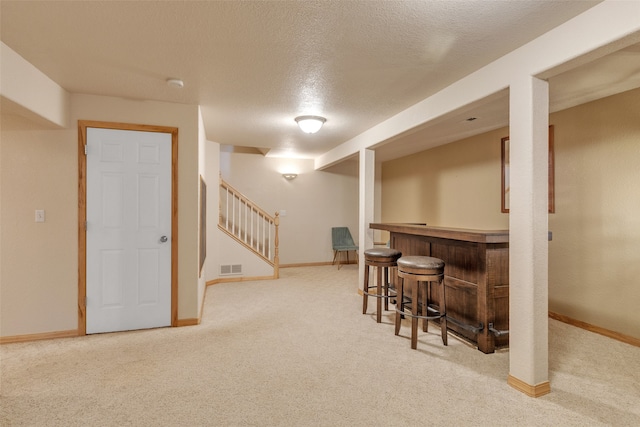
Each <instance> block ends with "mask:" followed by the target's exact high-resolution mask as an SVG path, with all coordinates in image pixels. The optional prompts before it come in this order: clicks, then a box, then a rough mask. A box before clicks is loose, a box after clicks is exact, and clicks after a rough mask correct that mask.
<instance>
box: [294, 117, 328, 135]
mask: <svg viewBox="0 0 640 427" xmlns="http://www.w3.org/2000/svg"><path fill="white" fill-rule="evenodd" d="M326 121H327V119H325V118H324V117H320V116H300V117H296V123H298V126H300V129H302V132H305V133H316V132H318V131H319V130H320V128H321V127H322V125H323V124H324V122H326Z"/></svg>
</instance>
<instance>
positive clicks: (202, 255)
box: [198, 175, 207, 277]
mask: <svg viewBox="0 0 640 427" xmlns="http://www.w3.org/2000/svg"><path fill="white" fill-rule="evenodd" d="M199 225H200V227H199V228H200V233H199V236H198V256H199V259H200V271H199V275H198V277H202V270H203V267H204V261H205V259H206V258H207V183H206V182H205V181H204V178H203V177H202V175H200V224H199Z"/></svg>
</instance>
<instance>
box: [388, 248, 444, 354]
mask: <svg viewBox="0 0 640 427" xmlns="http://www.w3.org/2000/svg"><path fill="white" fill-rule="evenodd" d="M405 281H408V282H409V283H405ZM431 282H436V283H438V290H439V297H438V299H439V301H438V309H437V310H436V309H435V308H434V307H432V306H429V304H428V302H429V300H430V299H431V298H430V295H429V294H430V283H431ZM407 286H409V287H410V291H411V297H410V298H409V297H408V296H406V295H405V293H406V292H405V290H406V289H407ZM409 301H410V302H411V307H410V312H409V313H407V312H406V308H405V306H406V303H408V302H409ZM403 316H407V317H410V318H411V348H412V349H416V348H417V346H418V320H419V319H422V330H423V331H424V332H427V331H428V321H429V320H434V319H439V320H440V328H441V334H442V343H443V344H444V345H447V344H448V340H447V314H446V304H445V286H444V262H443V261H442V260H440V259H438V258H432V257H425V256H410V257H401V258H400V259H398V287H397V302H396V324H395V334H396V335H399V333H400V326H401V322H402V317H403Z"/></svg>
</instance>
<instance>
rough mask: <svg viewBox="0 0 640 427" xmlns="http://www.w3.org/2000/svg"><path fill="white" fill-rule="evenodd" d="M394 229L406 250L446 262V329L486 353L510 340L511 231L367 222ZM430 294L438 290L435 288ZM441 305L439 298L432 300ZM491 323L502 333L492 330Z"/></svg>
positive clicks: (395, 241)
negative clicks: (490, 329)
mask: <svg viewBox="0 0 640 427" xmlns="http://www.w3.org/2000/svg"><path fill="white" fill-rule="evenodd" d="M369 227H370V228H373V229H376V230H386V231H388V232H390V234H391V242H390V246H391V247H392V248H394V249H397V250H399V251H401V252H402V255H403V256H404V255H425V256H432V257H436V258H440V259H441V260H443V261H444V262H445V270H444V275H445V276H444V281H445V286H446V298H447V301H446V302H447V304H446V307H447V318H448V319H452V321H449V322H448V328H449V330H450V331H451V332H453V333H454V334H456V335H458V336H461V337H463V338H465V339H466V340H468V341H470V342H472V343H473V344H475V345H477V346H478V350H480V351H482V352H483V353H493V352H494V351H495V349H496V347H506V346H508V344H509V335H508V333H507V331H508V329H509V231H508V230H496V231H484V230H467V229H458V228H444V227H431V226H426V225H416V224H375V223H372V224H369ZM431 295H438V293H437V292H432V293H431ZM433 302H434V303H435V304H438V301H437V297H435V298H434V301H433ZM490 325H491V326H492V328H493V329H494V330H496V331H503V332H504V333H503V334H498V335H496V334H494V333H492V332H490V331H489V327H490Z"/></svg>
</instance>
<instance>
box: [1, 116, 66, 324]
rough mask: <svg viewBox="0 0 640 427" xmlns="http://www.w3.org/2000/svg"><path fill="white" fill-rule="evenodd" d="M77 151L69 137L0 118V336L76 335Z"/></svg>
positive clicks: (13, 118) (15, 118)
mask: <svg viewBox="0 0 640 427" xmlns="http://www.w3.org/2000/svg"><path fill="white" fill-rule="evenodd" d="M77 144H78V143H77V131H76V132H72V131H69V130H51V129H47V128H45V127H41V126H39V125H37V124H34V123H33V122H31V121H28V120H26V119H23V118H21V117H19V116H13V115H3V116H2V131H1V133H0V145H1V146H2V148H1V149H2V159H1V164H0V174H1V175H2V189H1V191H0V198H1V199H2V205H1V206H2V223H1V224H0V242H1V243H0V244H1V245H2V248H3V250H2V255H1V256H2V257H1V258H0V264H1V265H2V270H1V272H0V296H1V299H0V334H1V335H2V336H11V335H23V334H31V333H42V332H53V331H67V330H75V329H77V326H78V314H77V300H78V273H77V270H78V268H77V266H78V234H77V232H76V229H77V218H78V215H77V211H78V190H77V182H78V173H77V170H78V168H77ZM36 209H44V210H45V215H46V217H45V222H44V223H36V222H35V220H34V218H35V210H36Z"/></svg>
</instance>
